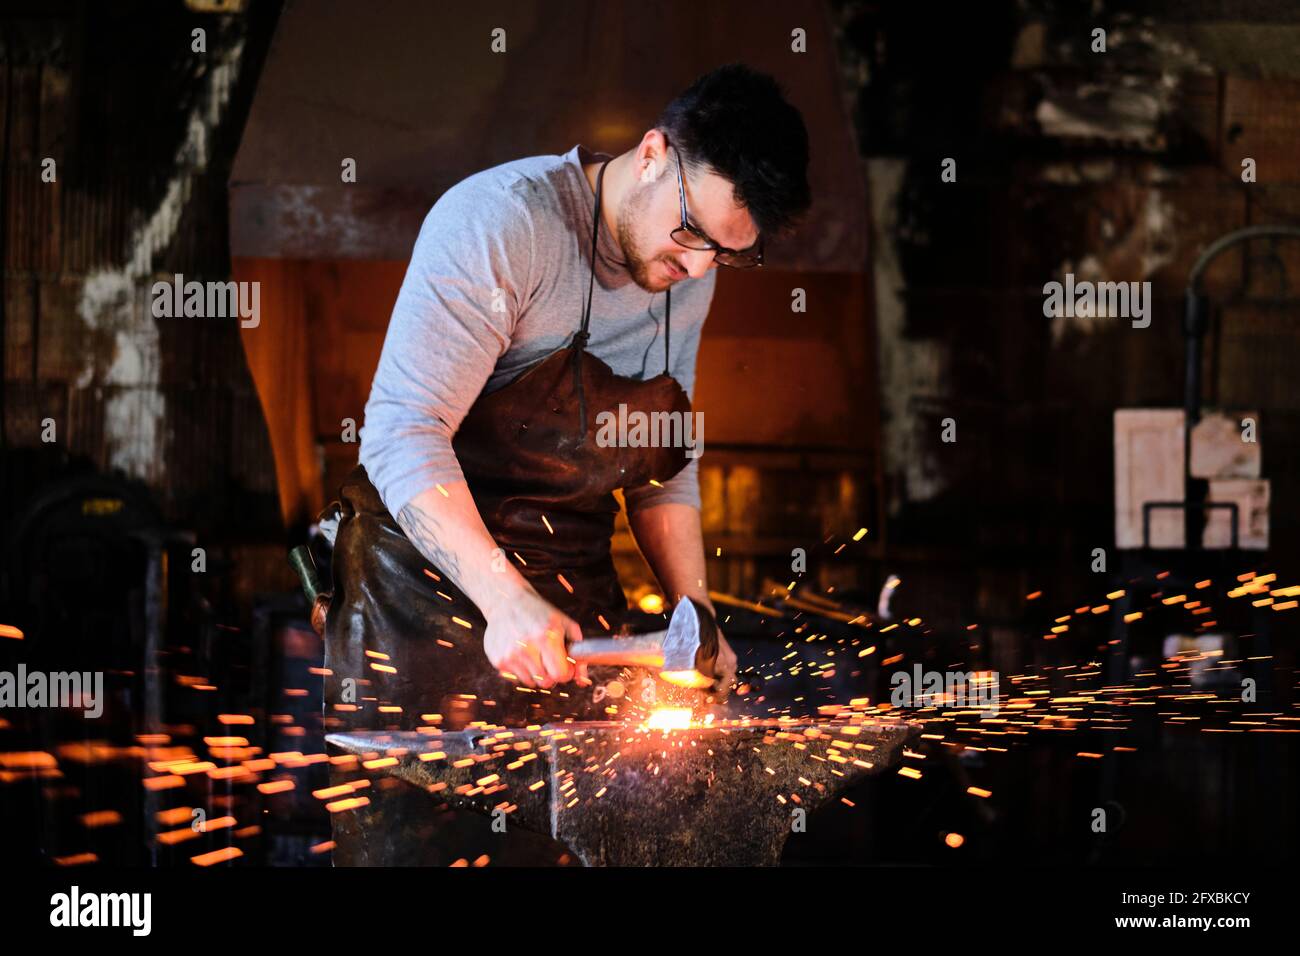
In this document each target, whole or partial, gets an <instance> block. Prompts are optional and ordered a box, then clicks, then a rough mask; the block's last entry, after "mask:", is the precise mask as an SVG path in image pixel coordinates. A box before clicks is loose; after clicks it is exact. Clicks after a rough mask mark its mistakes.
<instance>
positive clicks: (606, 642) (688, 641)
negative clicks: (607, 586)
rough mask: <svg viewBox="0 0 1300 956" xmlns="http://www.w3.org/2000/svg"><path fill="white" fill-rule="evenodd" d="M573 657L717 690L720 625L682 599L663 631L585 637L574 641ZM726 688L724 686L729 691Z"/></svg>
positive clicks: (570, 650)
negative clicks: (642, 669)
mask: <svg viewBox="0 0 1300 956" xmlns="http://www.w3.org/2000/svg"><path fill="white" fill-rule="evenodd" d="M568 651H569V656H570V657H571V658H573V660H574V661H576V662H578V663H580V664H614V665H617V666H622V667H651V668H654V669H656V670H658V671H659V676H660V677H661V678H663V679H664V680H666V681H668V682H669V683H670V684H676V685H678V686H679V687H695V688H699V689H713V688H714V687H715V685H716V683H717V680H718V677H720V676H722V675H719V674H715V672H714V664H715V662H716V661H717V657H718V626H717V624H716V623H715V622H714V619H713V615H712V614H710V613H709V610H708V608H705V607H703V606H701V605H699V604H697V603H696V602H695V601H693V600H690V599H687V600H685V601H682V602H681V603H679V604H678V605H677V607H676V608H675V609H674V610H673V616H672V617H671V618H669V620H668V627H667V628H665V629H664V630H662V631H651V632H650V633H648V634H636V635H633V636H631V637H584V639H583V640H581V641H578V642H576V643H573V644H570V645H569V648H568ZM725 689H726V688H722V690H725Z"/></svg>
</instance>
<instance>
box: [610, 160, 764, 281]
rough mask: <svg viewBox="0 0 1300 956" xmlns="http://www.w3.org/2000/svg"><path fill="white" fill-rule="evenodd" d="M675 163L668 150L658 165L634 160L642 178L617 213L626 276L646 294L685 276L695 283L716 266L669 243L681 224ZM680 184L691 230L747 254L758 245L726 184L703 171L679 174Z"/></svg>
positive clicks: (709, 253)
mask: <svg viewBox="0 0 1300 956" xmlns="http://www.w3.org/2000/svg"><path fill="white" fill-rule="evenodd" d="M665 157H670V158H667V159H665ZM647 162H649V163H651V164H652V165H651V166H650V167H649V168H648V169H647V166H646V163H647ZM675 164H676V156H675V154H673V153H672V152H671V151H667V152H665V153H664V154H663V155H661V157H660V158H659V159H658V160H654V159H645V158H641V157H638V167H637V168H638V170H639V171H640V173H641V175H640V178H639V180H638V182H637V184H636V185H635V186H633V187H632V188H631V189H630V190H628V193H627V195H626V196H625V197H624V198H623V202H622V204H621V205H620V207H619V210H618V241H619V245H620V246H621V247H622V249H623V256H624V258H626V259H627V267H628V271H629V272H631V273H632V279H633V281H634V282H636V284H637V285H639V286H640V287H641V288H643V289H645V290H646V291H647V292H662V291H663V290H664V289H667V288H668V287H669V286H671V285H673V284H674V283H677V282H680V281H681V280H682V279H685V278H687V277H688V276H689V277H691V278H695V279H698V278H699V277H700V276H702V275H704V274H705V273H706V272H708V271H709V270H710V269H712V268H714V267H715V266H716V265H717V263H715V262H714V261H713V250H712V249H703V250H697V249H687V248H685V247H684V246H680V245H678V244H677V243H676V242H674V241H673V239H672V231H673V230H674V229H676V228H677V227H678V226H680V225H681V224H682V207H681V199H680V194H679V190H678V186H677V171H676V166H675ZM651 172H653V173H654V174H655V175H651ZM683 181H684V184H685V189H686V212H687V216H688V218H689V221H690V224H691V225H692V226H694V227H695V228H696V229H698V230H700V231H701V232H703V233H704V234H705V235H706V236H708V237H709V238H710V239H712V240H713V241H714V242H716V243H718V244H719V245H721V246H726V247H727V248H729V249H748V248H749V247H750V246H752V245H753V244H754V243H756V242H757V241H758V228H757V227H756V226H755V225H754V221H753V219H752V218H751V217H750V215H749V213H748V212H746V211H745V209H744V207H743V206H740V205H738V204H737V203H736V200H735V195H734V189H733V187H732V185H731V183H730V182H728V181H727V180H725V179H723V178H722V177H721V176H719V175H718V174H717V173H714V172H711V171H708V170H705V169H703V168H699V169H697V170H696V171H695V172H693V173H688V172H686V171H685V170H683Z"/></svg>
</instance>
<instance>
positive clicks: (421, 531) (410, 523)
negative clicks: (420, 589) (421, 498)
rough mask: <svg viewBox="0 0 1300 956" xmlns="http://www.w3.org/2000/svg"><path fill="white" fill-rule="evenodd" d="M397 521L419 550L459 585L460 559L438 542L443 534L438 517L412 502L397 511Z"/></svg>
mask: <svg viewBox="0 0 1300 956" xmlns="http://www.w3.org/2000/svg"><path fill="white" fill-rule="evenodd" d="M397 523H398V524H399V525H401V526H402V530H403V531H405V532H406V536H407V538H409V539H410V541H411V543H412V544H413V545H415V547H416V548H417V549H418V550H419V552H420V553H421V554H422V555H424V556H425V557H426V558H428V559H429V560H430V561H432V562H433V564H434V566H435V567H436V568H437V569H438V570H439V571H441V572H443V573H444V574H446V575H448V576H450V577H451V579H452V580H453V581H455V582H456V584H457V586H459V585H460V559H459V558H458V557H457V556H456V554H455V553H454V552H452V551H448V550H447V549H446V548H444V547H443V546H442V545H441V544H439V543H438V539H439V538H441V537H444V535H445V532H444V529H443V526H442V524H441V523H440V522H439V521H438V519H437V518H435V517H434V516H433V515H431V514H430V513H429V512H427V511H425V510H424V509H423V508H421V507H420V506H419V505H417V504H415V503H414V502H412V503H411V504H408V505H407V506H406V507H405V508H403V509H402V510H401V512H399V513H398V515H397Z"/></svg>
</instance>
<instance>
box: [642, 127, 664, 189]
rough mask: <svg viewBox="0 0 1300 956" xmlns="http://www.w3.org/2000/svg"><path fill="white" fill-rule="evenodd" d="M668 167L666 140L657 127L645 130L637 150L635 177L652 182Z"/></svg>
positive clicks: (643, 181) (644, 181) (645, 181)
mask: <svg viewBox="0 0 1300 956" xmlns="http://www.w3.org/2000/svg"><path fill="white" fill-rule="evenodd" d="M667 168H668V141H667V140H666V139H665V138H664V134H663V133H662V132H660V131H659V130H657V129H652V130H647V131H646V134H645V136H643V137H642V138H641V148H640V149H638V150H637V169H636V174H637V178H638V179H639V180H641V182H642V183H652V182H654V181H655V180H656V179H658V178H659V174H660V173H662V172H663V171H664V170H666V169H667Z"/></svg>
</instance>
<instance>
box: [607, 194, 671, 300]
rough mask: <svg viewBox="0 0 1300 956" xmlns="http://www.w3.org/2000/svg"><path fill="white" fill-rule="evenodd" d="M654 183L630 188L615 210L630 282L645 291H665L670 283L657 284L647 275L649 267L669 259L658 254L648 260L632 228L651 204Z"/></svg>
mask: <svg viewBox="0 0 1300 956" xmlns="http://www.w3.org/2000/svg"><path fill="white" fill-rule="evenodd" d="M654 188H655V184H654V183H642V184H639V185H638V186H637V187H636V188H635V189H632V190H631V191H630V192H629V193H628V195H627V197H626V198H624V200H623V204H622V206H621V207H620V208H619V211H618V244H619V248H621V249H622V251H623V259H624V260H625V262H626V264H627V271H628V273H629V274H631V276H632V281H633V282H635V283H636V284H637V285H639V286H640V287H641V288H643V289H645V290H646V291H647V292H662V291H664V289H667V288H668V287H669V286H670V285H672V283H671V282H663V281H662V280H659V281H656V280H655V279H654V278H652V277H651V275H650V267H651V266H652V265H654V264H655V263H656V262H661V261H665V260H667V259H669V258H670V257H669V256H667V255H658V256H655V257H653V258H651V259H647V258H646V257H645V256H643V255H642V254H641V248H640V246H639V245H638V244H637V240H636V232H635V230H634V227H635V225H636V224H637V222H639V221H640V219H641V213H642V211H643V210H644V209H645V207H646V206H647V205H649V203H650V199H651V195H652V193H653V192H654Z"/></svg>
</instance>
